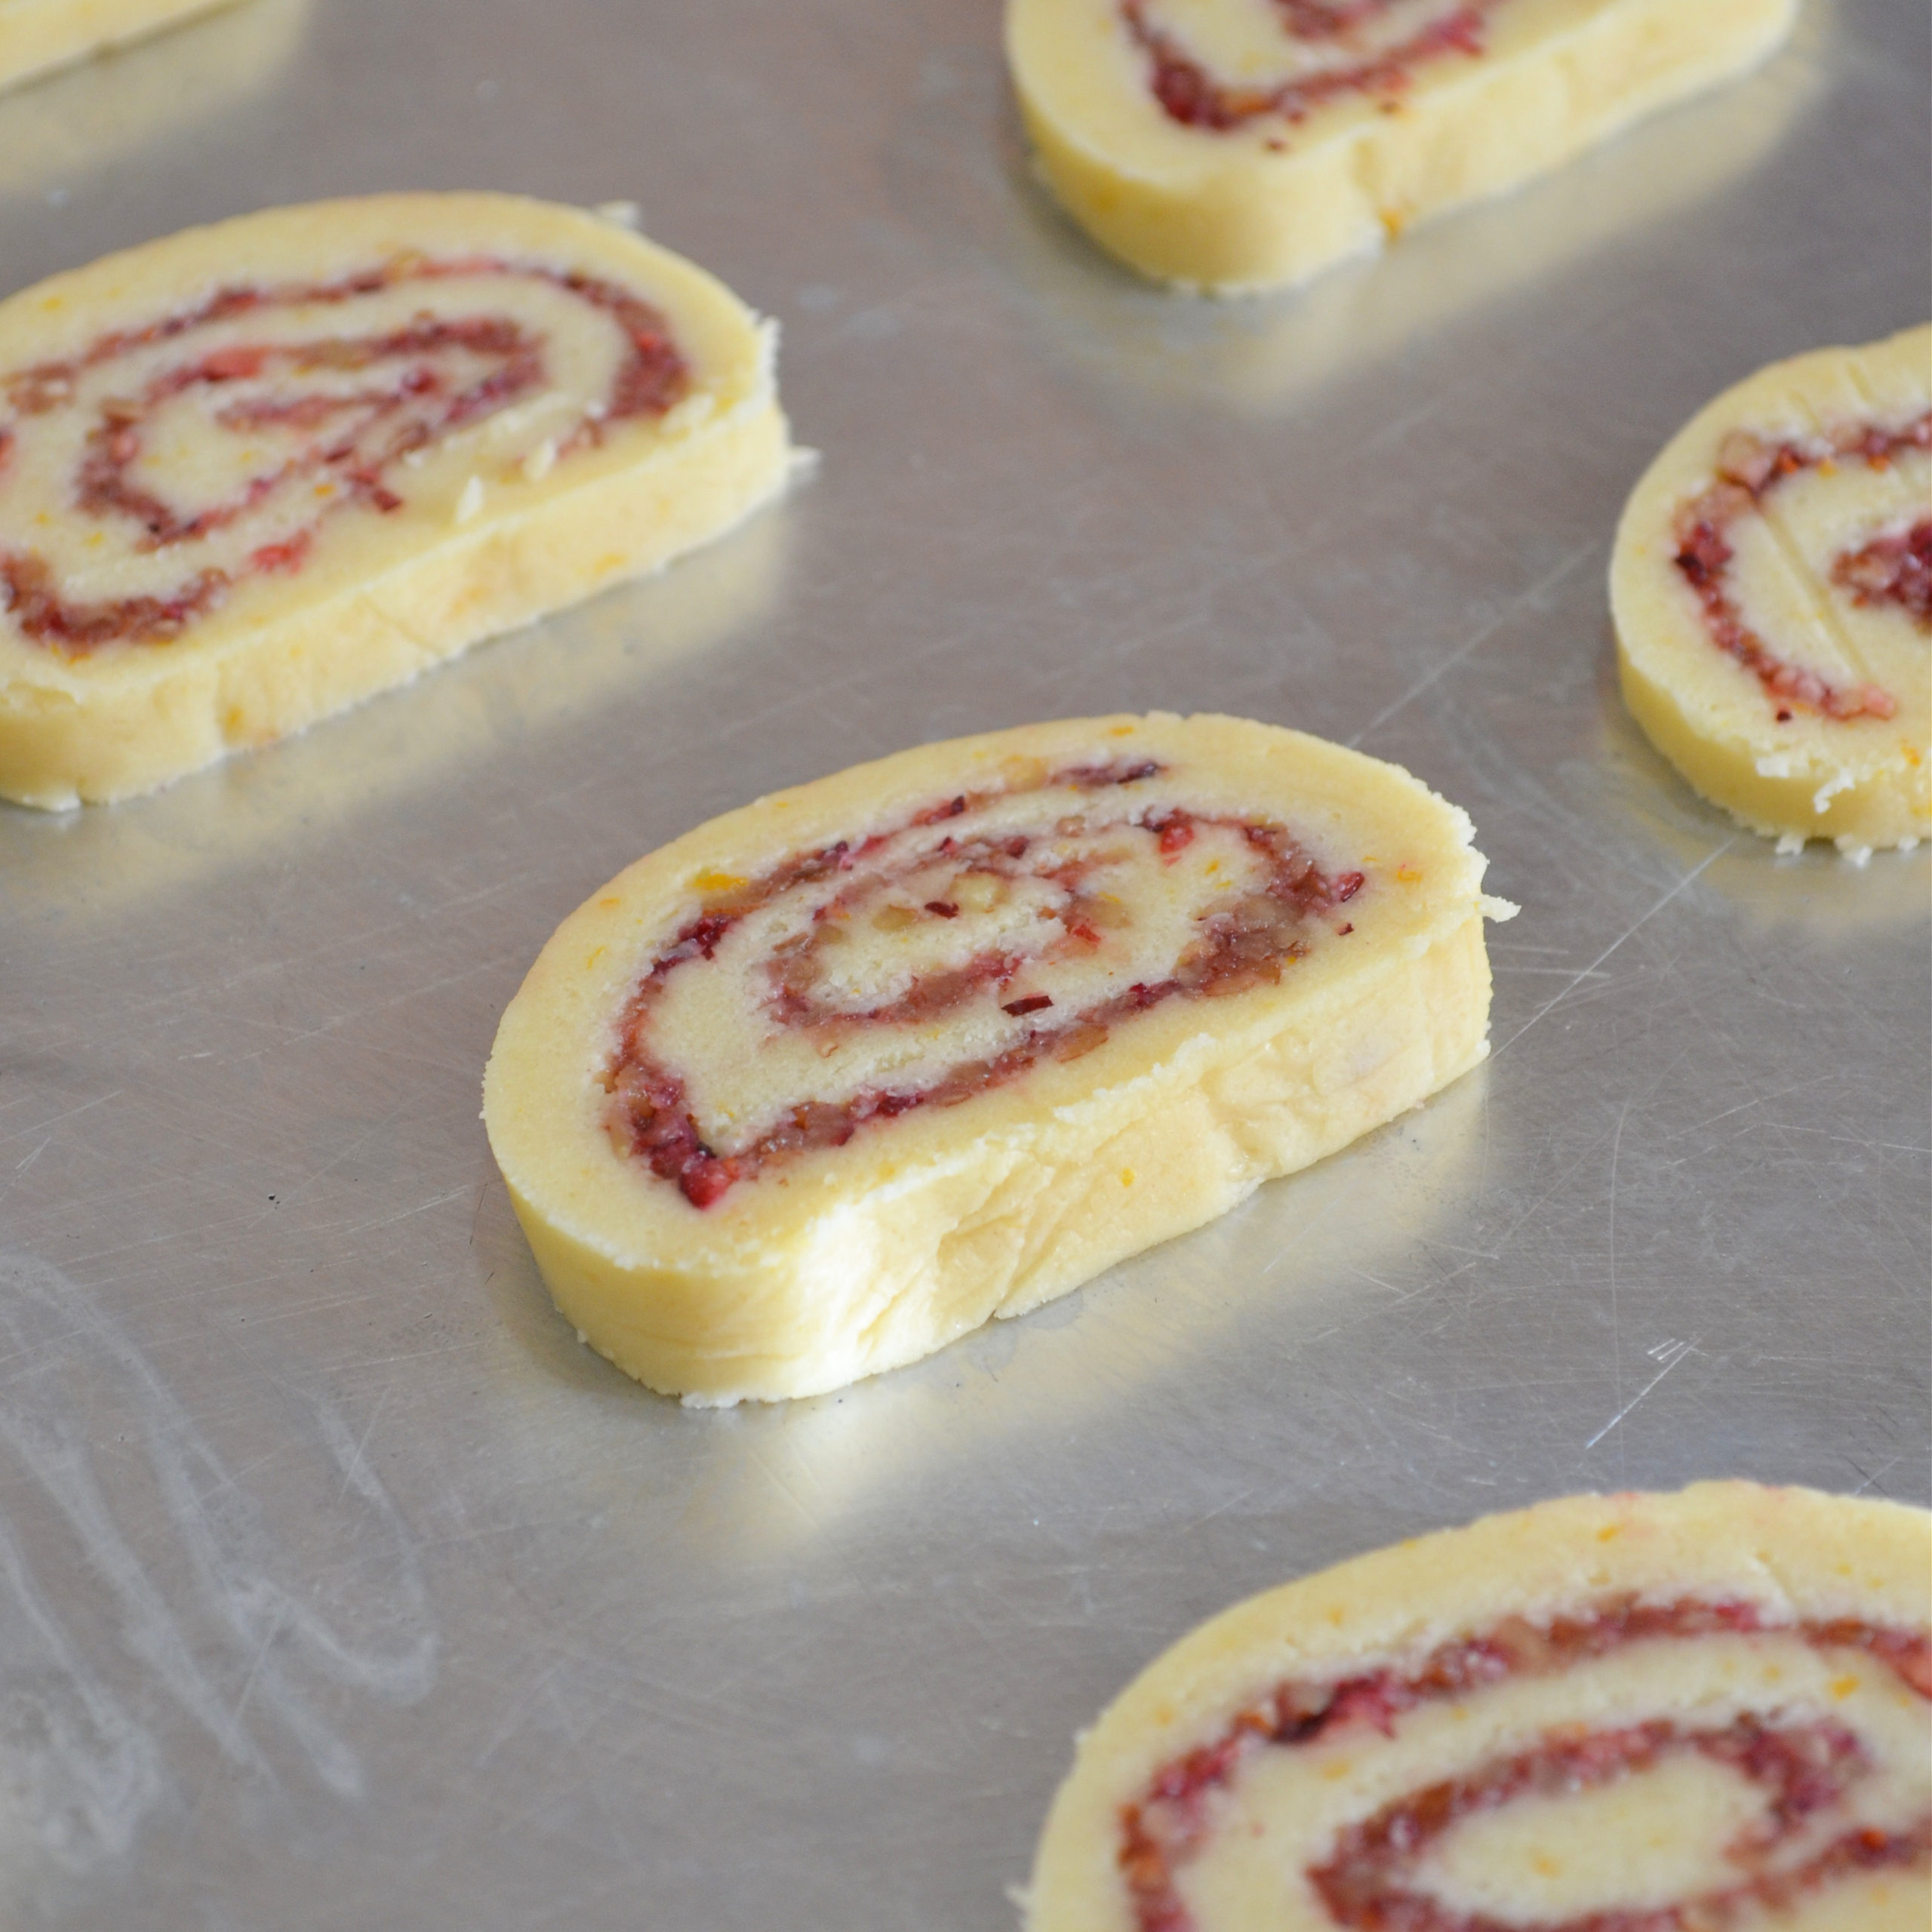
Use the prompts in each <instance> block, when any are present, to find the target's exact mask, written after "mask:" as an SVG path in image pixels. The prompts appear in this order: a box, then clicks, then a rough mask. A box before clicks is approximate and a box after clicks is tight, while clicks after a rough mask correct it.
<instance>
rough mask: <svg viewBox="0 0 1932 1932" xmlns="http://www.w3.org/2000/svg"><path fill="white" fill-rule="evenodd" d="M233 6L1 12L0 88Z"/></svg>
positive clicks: (65, 5)
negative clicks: (199, 15) (219, 8)
mask: <svg viewBox="0 0 1932 1932" xmlns="http://www.w3.org/2000/svg"><path fill="white" fill-rule="evenodd" d="M232 5H235V0H94V5H91V6H88V7H81V6H77V5H74V4H73V3H72V0H39V4H38V5H34V4H29V5H26V6H25V7H17V8H9V9H8V10H7V11H5V12H4V13H0V88H11V87H17V86H18V85H20V82H23V81H30V80H37V79H38V78H39V77H40V76H41V75H42V74H46V73H51V72H53V70H54V69H55V68H57V67H65V66H70V65H72V63H74V62H75V61H78V60H85V59H87V58H88V56H89V55H90V54H100V53H105V52H106V51H107V50H108V49H109V48H115V47H125V45H128V42H131V41H137V40H145V39H146V38H147V37H148V35H150V34H154V33H159V32H162V30H163V29H165V28H168V27H171V26H177V25H178V24H179V23H180V22H182V21H183V20H190V19H192V17H194V16H195V14H211V13H213V12H214V11H215V9H216V8H218V7H227V6H232Z"/></svg>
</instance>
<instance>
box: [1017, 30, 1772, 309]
mask: <svg viewBox="0 0 1932 1932" xmlns="http://www.w3.org/2000/svg"><path fill="white" fill-rule="evenodd" d="M1794 14H1795V7H1794V5H1793V4H1792V0H1702V4H1700V5H1698V6H1697V7H1695V8H1687V7H1684V6H1683V5H1680V4H1678V0H1554V3H1553V4H1552V0H1008V8H1007V56H1008V61H1009V63H1010V64H1011V68H1012V70H1013V77H1014V85H1015V87H1016V88H1017V91H1018V93H1019V96H1020V106H1021V108H1022V110H1023V113H1024V115H1025V117H1026V125H1027V129H1028V131H1029V134H1031V136H1032V140H1033V142H1034V145H1035V148H1036V149H1037V150H1038V154H1039V158H1040V162H1041V168H1042V171H1043V172H1044V174H1045V177H1046V179H1047V180H1048V183H1050V185H1051V186H1052V188H1053V189H1054V192H1055V193H1056V194H1057V195H1059V197H1060V199H1061V200H1062V202H1064V203H1065V204H1066V207H1067V208H1068V209H1069V211H1070V212H1071V213H1072V214H1073V216H1074V217H1075V219H1076V220H1078V221H1079V222H1080V223H1081V224H1082V225H1083V226H1084V227H1085V228H1087V229H1088V231H1089V232H1091V234H1092V235H1094V238H1095V239H1096V240H1097V241H1098V242H1100V245H1102V246H1103V248H1107V249H1109V250H1110V251H1112V252H1113V253H1114V254H1116V255H1118V256H1119V257H1121V259H1123V260H1125V261H1127V262H1128V263H1130V264H1131V265H1132V266H1134V267H1135V268H1137V269H1140V271H1141V272H1143V274H1146V275H1152V276H1153V277H1155V278H1156V279H1158V280H1161V281H1175V282H1180V283H1183V284H1186V285H1192V286H1195V287H1201V288H1214V289H1217V290H1220V291H1224V292H1232V291H1240V290H1243V289H1251V288H1263V287H1266V286H1269V285H1274V284H1278V283H1281V282H1284V281H1294V280H1295V279H1297V278H1300V277H1301V276H1303V275H1308V274H1309V273H1312V272H1313V271H1315V270H1316V269H1319V268H1321V267H1322V266H1325V265H1326V264H1327V263H1329V262H1331V261H1333V260H1335V259H1336V258H1337V257H1339V256H1342V255H1345V254H1352V253H1355V252H1357V251H1361V250H1364V249H1367V248H1374V247H1377V246H1380V244H1381V243H1382V242H1383V240H1384V239H1386V238H1387V237H1388V236H1389V235H1393V234H1395V233H1398V232H1400V231H1401V229H1404V227H1406V226H1409V225H1410V224H1411V223H1414V221H1416V220H1420V219H1421V218H1422V217H1424V216H1426V215H1429V214H1433V213H1435V212H1437V211H1440V210H1441V209H1444V208H1453V207H1454V206H1456V205H1458V204H1460V203H1462V202H1469V201H1471V200H1474V199H1475V198H1478V197H1479V196H1481V195H1487V194H1492V193H1494V192H1497V191H1499V190H1500V189H1506V188H1509V187H1511V186H1514V185H1515V184H1516V183H1518V182H1520V181H1522V180H1525V179H1527V177H1530V176H1532V175H1534V174H1538V173H1540V172H1541V171H1543V170H1544V169H1546V168H1551V167H1554V166H1555V165H1558V163H1560V162H1562V161H1564V160H1566V159H1567V158H1569V157H1570V156H1571V155H1574V154H1575V153H1577V152H1580V150H1582V149H1584V148H1586V147H1587V146H1590V145H1592V143H1595V142H1597V141H1599V140H1604V139H1605V138H1606V137H1608V136H1609V135H1611V134H1614V133H1615V132H1616V131H1617V130H1619V129H1620V128H1623V127H1624V126H1626V125H1628V124H1629V122H1632V121H1633V120H1635V119H1637V118H1638V117H1640V116H1641V115H1644V114H1646V113H1648V112H1651V111H1652V110H1653V109H1656V108H1657V107H1659V106H1663V105H1664V104H1665V103H1667V102H1669V101H1672V100H1677V99H1679V98H1681V97H1682V96H1684V95H1685V94H1690V93H1693V92H1695V91H1697V90H1698V89H1700V88H1705V87H1708V86H1710V85H1714V84H1715V83H1716V82H1719V81H1721V80H1724V79H1725V78H1728V77H1730V75H1734V74H1735V73H1737V72H1739V71H1740V70H1741V69H1743V68H1746V67H1748V66H1750V65H1752V63H1754V62H1755V61H1756V60H1759V59H1761V57H1763V56H1764V54H1767V53H1768V52H1769V51H1770V49H1771V48H1773V47H1774V46H1776V45H1777V43H1778V42H1780V40H1782V39H1783V37H1784V35H1786V32H1789V28H1790V26H1791V23H1792V18H1793V17H1794Z"/></svg>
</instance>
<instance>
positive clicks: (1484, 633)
mask: <svg viewBox="0 0 1932 1932" xmlns="http://www.w3.org/2000/svg"><path fill="white" fill-rule="evenodd" d="M1602 547H1603V546H1602V542H1601V539H1599V538H1597V537H1592V538H1591V539H1590V540H1589V542H1587V543H1580V544H1579V545H1578V546H1577V548H1576V549H1574V550H1572V551H1571V552H1570V554H1569V555H1567V556H1566V557H1565V558H1564V559H1563V560H1562V561H1561V562H1560V563H1559V564H1558V565H1557V566H1556V568H1555V569H1554V570H1552V571H1546V572H1545V573H1544V574H1543V576H1541V577H1539V578H1537V580H1536V582H1535V583H1533V584H1531V586H1530V587H1529V588H1528V589H1527V590H1522V591H1518V592H1517V594H1516V595H1515V596H1514V597H1512V598H1510V600H1509V602H1508V603H1506V604H1505V605H1503V608H1502V609H1500V611H1497V614H1495V616H1494V617H1491V619H1490V620H1489V621H1488V623H1486V624H1484V625H1482V626H1480V627H1479V628H1478V629H1477V630H1476V632H1475V634H1474V635H1472V636H1471V637H1469V638H1466V639H1465V640H1464V641H1463V642H1462V643H1461V644H1459V645H1457V647H1456V648H1455V649H1454V651H1451V652H1450V654H1449V655H1448V656H1447V657H1445V658H1444V659H1443V660H1442V661H1441V663H1439V664H1438V665H1437V666H1436V667H1435V669H1434V670H1432V671H1431V672H1429V673H1428V674H1427V675H1426V676H1423V677H1421V678H1417V680H1416V681H1415V682H1414V684H1413V685H1411V686H1410V687H1409V688H1408V689H1407V691H1404V692H1403V694H1401V697H1398V698H1396V699H1395V700H1392V702H1390V703H1388V704H1385V705H1384V706H1383V707H1382V709H1380V711H1378V712H1377V713H1376V714H1375V715H1374V717H1373V718H1371V719H1370V720H1369V721H1368V722H1367V724H1364V726H1363V727H1362V728H1361V730H1360V731H1358V732H1357V733H1356V734H1355V736H1354V737H1352V738H1350V739H1349V740H1348V741H1347V743H1348V746H1349V749H1350V750H1351V751H1352V750H1354V749H1355V748H1356V747H1357V746H1359V745H1360V744H1361V741H1362V740H1363V739H1364V738H1365V737H1367V736H1368V734H1370V732H1371V731H1375V730H1377V728H1379V727H1380V726H1382V725H1383V724H1387V723H1388V721H1389V719H1390V718H1393V717H1394V716H1395V714H1396V712H1398V711H1401V710H1403V709H1405V708H1406V707H1407V706H1409V705H1411V704H1412V703H1414V702H1415V700H1417V698H1419V697H1421V696H1422V694H1423V692H1424V691H1427V690H1428V689H1429V687H1430V686H1431V685H1435V684H1439V683H1440V682H1441V680H1442V679H1443V678H1445V677H1447V675H1448V674H1449V673H1450V672H1451V671H1453V670H1454V669H1455V668H1456V666H1457V665H1458V664H1460V663H1462V662H1463V660H1464V659H1465V658H1466V657H1469V656H1470V655H1471V654H1472V653H1473V652H1475V651H1478V650H1480V649H1481V648H1482V646H1483V645H1485V644H1487V642H1488V641H1489V640H1490V639H1491V638H1493V637H1494V635H1496V634H1497V632H1498V631H1500V630H1501V629H1503V626H1504V625H1506V623H1509V620H1510V619H1511V618H1512V617H1515V614H1516V613H1517V612H1518V611H1520V610H1521V609H1522V608H1523V607H1524V605H1526V604H1534V603H1535V602H1536V601H1537V598H1540V597H1541V596H1542V595H1543V594H1544V592H1546V591H1549V590H1553V589H1555V587H1556V586H1557V585H1558V584H1559V583H1561V582H1562V581H1563V580H1564V578H1565V577H1567V576H1568V575H1569V574H1570V573H1571V571H1574V569H1575V568H1577V565H1579V564H1580V563H1581V562H1582V561H1583V559H1584V558H1586V557H1588V556H1592V555H1595V552H1597V551H1598V550H1600V549H1601V548H1602Z"/></svg>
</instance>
